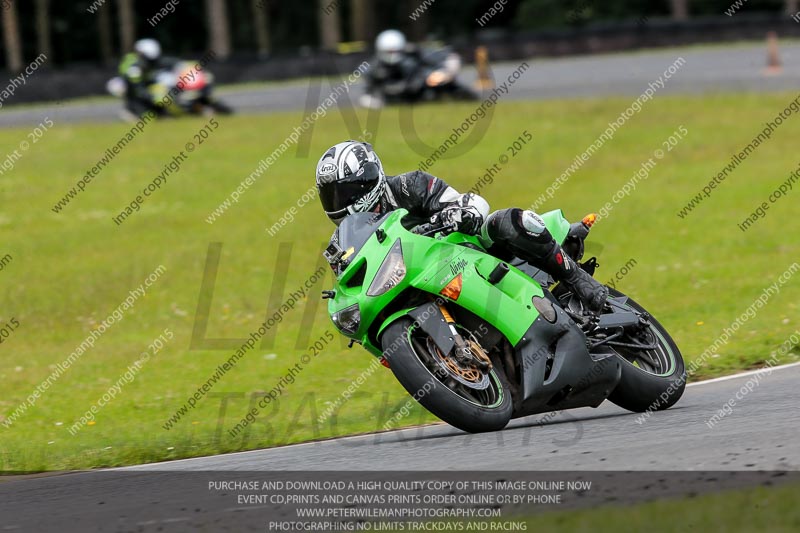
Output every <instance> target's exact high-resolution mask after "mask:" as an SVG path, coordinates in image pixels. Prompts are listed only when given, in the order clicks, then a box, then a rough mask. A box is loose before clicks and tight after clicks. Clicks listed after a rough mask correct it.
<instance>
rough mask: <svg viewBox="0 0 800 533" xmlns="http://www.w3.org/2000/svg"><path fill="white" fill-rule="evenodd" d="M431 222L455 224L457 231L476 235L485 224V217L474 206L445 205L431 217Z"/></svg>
mask: <svg viewBox="0 0 800 533" xmlns="http://www.w3.org/2000/svg"><path fill="white" fill-rule="evenodd" d="M431 222H436V223H438V224H445V225H450V224H451V225H453V226H454V227H455V228H456V231H460V232H461V233H466V234H467V235H476V234H477V233H478V231H479V230H480V229H481V225H482V224H483V217H482V216H481V214H480V213H479V212H478V210H477V209H475V208H474V207H460V206H458V205H452V206H448V207H445V208H444V209H442V210H441V211H440V212H439V213H438V214H436V215H434V216H433V217H431Z"/></svg>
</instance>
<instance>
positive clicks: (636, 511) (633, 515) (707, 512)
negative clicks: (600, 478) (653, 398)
mask: <svg viewBox="0 0 800 533" xmlns="http://www.w3.org/2000/svg"><path fill="white" fill-rule="evenodd" d="M798 489H800V487H798V486H797V485H788V486H782V487H758V488H754V489H746V490H737V491H726V492H721V493H716V494H704V495H701V496H693V497H686V498H679V499H670V500H659V501H654V502H649V503H644V504H639V505H631V506H608V507H600V508H595V509H583V510H578V511H574V510H573V511H559V512H548V513H542V514H541V515H537V516H535V517H531V518H527V519H525V520H524V522H525V523H526V524H527V528H528V529H527V531H542V532H549V531H570V532H574V533H584V532H586V533H590V532H591V533H594V532H604V531H609V532H618V531H647V532H648V533H673V532H678V531H727V532H731V533H734V532H742V533H745V532H755V531H770V532H776V533H784V532H786V533H789V532H790V531H797V530H798V529H800V510H798V507H797V505H796V502H797V490H798Z"/></svg>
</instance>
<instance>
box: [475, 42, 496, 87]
mask: <svg viewBox="0 0 800 533" xmlns="http://www.w3.org/2000/svg"><path fill="white" fill-rule="evenodd" d="M475 68H477V70H478V80H477V81H476V82H475V88H476V89H478V90H479V91H485V90H488V89H494V80H493V79H492V74H491V72H489V52H488V51H487V50H486V47H485V46H479V47H478V48H476V49H475Z"/></svg>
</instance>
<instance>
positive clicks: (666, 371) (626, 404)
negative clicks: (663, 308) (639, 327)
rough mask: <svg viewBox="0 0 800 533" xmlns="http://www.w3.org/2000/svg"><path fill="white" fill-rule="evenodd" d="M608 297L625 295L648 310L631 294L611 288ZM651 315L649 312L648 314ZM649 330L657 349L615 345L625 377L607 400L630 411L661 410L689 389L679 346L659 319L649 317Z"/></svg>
mask: <svg viewBox="0 0 800 533" xmlns="http://www.w3.org/2000/svg"><path fill="white" fill-rule="evenodd" d="M609 292H610V294H609V296H610V297H612V298H615V297H626V298H627V302H626V303H625V305H627V306H629V307H630V308H631V309H632V310H634V311H637V312H639V313H647V311H646V310H645V309H644V308H643V307H642V306H641V305H639V304H638V303H636V302H635V301H633V299H631V298H630V297H627V296H625V295H624V294H622V293H621V292H619V291H615V290H613V289H609ZM648 315H649V313H648ZM649 322H650V326H649V330H650V333H649V334H650V335H652V339H653V340H654V341H655V343H656V344H658V349H656V350H648V351H646V352H645V351H639V352H635V351H632V350H629V351H626V350H624V349H620V348H616V349H615V351H616V352H617V357H618V358H619V360H620V362H621V366H622V378H621V379H620V382H619V385H617V387H616V389H614V392H612V393H611V395H610V396H609V397H608V399H609V400H610V401H611V402H613V403H615V404H617V405H618V406H620V407H622V408H623V409H627V410H629V411H633V412H636V413H643V412H645V411H662V410H664V409H669V408H670V407H672V406H673V405H675V403H676V402H677V401H678V400H679V399H680V398H681V396H682V395H683V391H684V389H685V388H686V368H685V365H684V362H683V356H682V355H681V352H680V350H679V349H678V346H677V345H676V344H675V341H673V340H672V337H670V335H669V333H667V330H666V329H665V328H664V326H662V325H661V324H660V323H659V322H658V320H656V319H655V318H653V316H652V315H650V316H649Z"/></svg>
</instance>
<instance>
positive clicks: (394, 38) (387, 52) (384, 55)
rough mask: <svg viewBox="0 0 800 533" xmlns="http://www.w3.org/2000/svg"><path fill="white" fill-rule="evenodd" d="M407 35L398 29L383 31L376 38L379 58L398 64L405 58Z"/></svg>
mask: <svg viewBox="0 0 800 533" xmlns="http://www.w3.org/2000/svg"><path fill="white" fill-rule="evenodd" d="M405 49H406V37H405V35H403V34H402V33H401V32H399V31H397V30H385V31H382V32H381V33H380V34H379V35H378V38H377V39H375V53H376V54H377V56H378V59H379V60H380V61H381V62H383V63H387V64H389V65H396V64H397V63H399V62H400V61H401V60H402V59H403V52H404V51H405Z"/></svg>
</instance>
